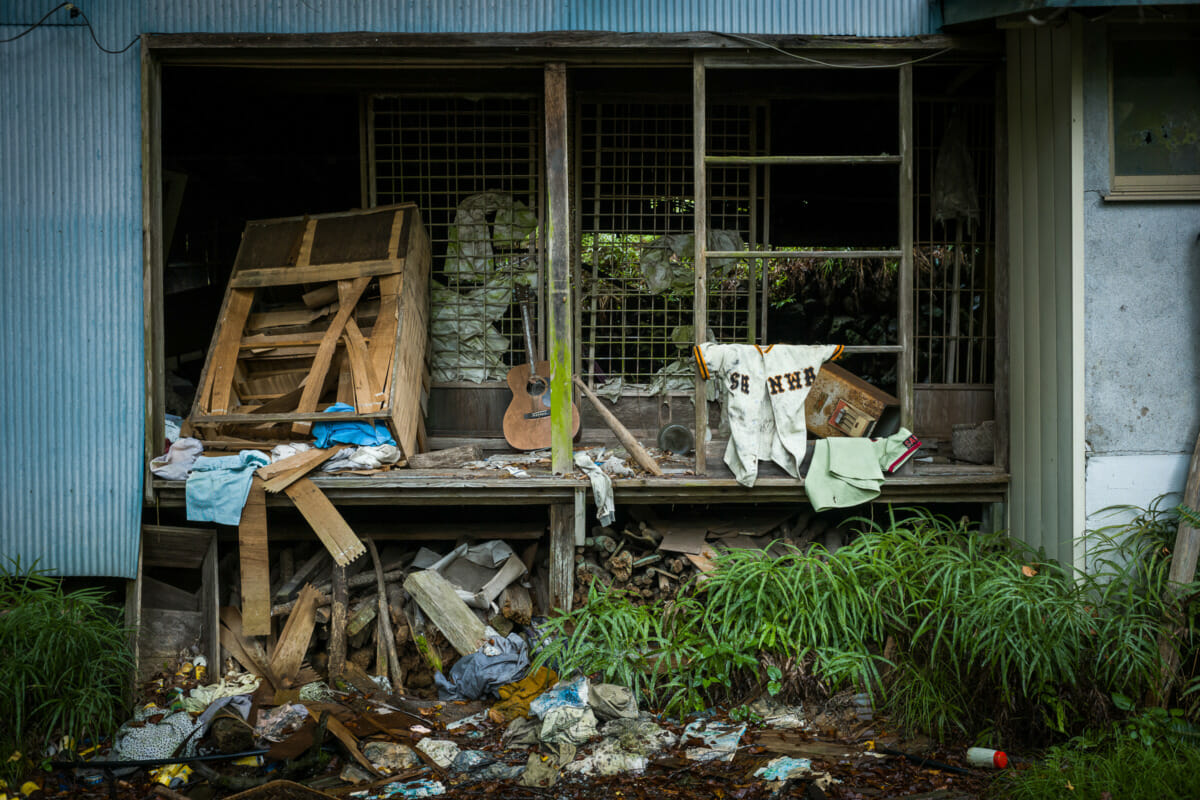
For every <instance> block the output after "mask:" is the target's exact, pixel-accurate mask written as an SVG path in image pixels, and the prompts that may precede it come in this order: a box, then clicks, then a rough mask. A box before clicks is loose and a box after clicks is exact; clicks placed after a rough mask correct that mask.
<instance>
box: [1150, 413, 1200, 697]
mask: <svg viewBox="0 0 1200 800" xmlns="http://www.w3.org/2000/svg"><path fill="white" fill-rule="evenodd" d="M1183 505H1185V506H1187V507H1188V508H1190V509H1193V510H1195V509H1197V508H1200V436H1197V437H1196V446H1195V448H1194V449H1193V450H1192V463H1191V464H1190V465H1189V466H1188V474H1187V483H1186V484H1185V485H1184V488H1183ZM1197 556H1200V530H1197V529H1196V528H1193V527H1192V526H1191V525H1188V524H1187V522H1185V521H1183V520H1180V522H1179V527H1178V528H1177V529H1176V531H1175V549H1174V550H1173V551H1171V571H1170V572H1169V573H1168V579H1169V580H1168V582H1167V591H1166V595H1167V596H1166V597H1164V598H1163V600H1164V601H1165V603H1166V605H1167V607H1168V608H1170V607H1172V606H1174V605H1175V604H1176V603H1177V602H1178V601H1179V587H1180V585H1181V584H1185V583H1191V581H1192V579H1193V578H1195V577H1196V560H1197ZM1185 632H1186V631H1184V630H1183V629H1182V628H1181V627H1180V626H1178V625H1176V624H1173V623H1171V624H1168V625H1165V626H1164V627H1163V628H1162V629H1161V632H1160V633H1159V634H1158V655H1159V657H1160V659H1161V663H1162V680H1161V683H1160V684H1159V687H1158V697H1151V698H1148V700H1147V702H1153V701H1157V702H1158V704H1160V705H1162V707H1163V708H1166V707H1167V705H1168V701H1169V700H1170V697H1171V686H1172V685H1173V684H1174V683H1175V679H1176V677H1177V676H1178V673H1179V645H1178V640H1179V639H1180V638H1182V637H1183V635H1184V633H1185Z"/></svg>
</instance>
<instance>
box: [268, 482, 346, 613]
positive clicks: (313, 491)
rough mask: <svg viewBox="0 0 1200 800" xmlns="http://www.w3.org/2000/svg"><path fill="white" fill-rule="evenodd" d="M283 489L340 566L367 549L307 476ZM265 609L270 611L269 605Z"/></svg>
mask: <svg viewBox="0 0 1200 800" xmlns="http://www.w3.org/2000/svg"><path fill="white" fill-rule="evenodd" d="M285 491H286V492H287V496H288V497H290V498H291V500H292V502H293V503H294V504H295V505H296V508H297V509H299V511H300V513H301V514H302V515H304V518H305V519H306V520H308V524H309V525H311V526H312V529H313V532H315V533H316V534H317V538H319V539H320V540H321V543H322V544H324V545H325V548H326V549H327V550H329V554H330V555H332V556H333V560H334V561H335V562H337V563H338V564H340V565H342V566H343V567H344V566H346V565H347V564H349V563H350V562H351V561H353V560H354V559H356V558H358V557H359V556H361V555H362V554H363V553H365V552H366V551H367V548H366V547H364V546H363V543H362V542H361V541H360V540H359V538H358V536H356V535H355V533H354V531H353V530H352V529H351V528H350V526H349V525H347V524H346V520H345V519H343V518H342V515H341V514H339V513H338V510H337V509H336V508H334V506H333V503H331V502H329V498H327V497H326V496H325V495H324V494H323V493H322V492H321V490H320V489H318V488H317V486H316V484H314V483H313V482H312V481H311V480H309V479H308V478H301V479H300V480H299V481H297V482H296V483H293V484H292V485H291V486H289V487H287V489H286V490H285ZM267 613H268V615H269V614H270V610H269V609H268V612H267Z"/></svg>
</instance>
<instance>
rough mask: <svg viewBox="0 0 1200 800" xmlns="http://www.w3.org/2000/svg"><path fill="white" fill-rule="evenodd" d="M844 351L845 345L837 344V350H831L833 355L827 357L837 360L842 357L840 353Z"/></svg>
mask: <svg viewBox="0 0 1200 800" xmlns="http://www.w3.org/2000/svg"><path fill="white" fill-rule="evenodd" d="M844 352H846V345H844V344H839V345H838V346H837V350H834V351H833V355H832V356H830V357H829V360H830V361H837V360H838V359H839V358H841V357H842V353H844Z"/></svg>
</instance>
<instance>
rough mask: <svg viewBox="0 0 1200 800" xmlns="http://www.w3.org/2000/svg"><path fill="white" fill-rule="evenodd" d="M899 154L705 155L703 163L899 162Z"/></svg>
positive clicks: (795, 164)
mask: <svg viewBox="0 0 1200 800" xmlns="http://www.w3.org/2000/svg"><path fill="white" fill-rule="evenodd" d="M900 160H901V156H888V155H875V156H854V155H844V156H705V157H704V163H705V164H743V165H748V164H778V165H789V164H790V165H793V166H803V165H806V164H816V165H827V164H851V165H853V164H899V163H900Z"/></svg>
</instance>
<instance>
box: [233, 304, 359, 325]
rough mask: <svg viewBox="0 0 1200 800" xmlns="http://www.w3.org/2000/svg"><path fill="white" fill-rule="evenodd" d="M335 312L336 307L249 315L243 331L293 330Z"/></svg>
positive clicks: (329, 306)
mask: <svg viewBox="0 0 1200 800" xmlns="http://www.w3.org/2000/svg"><path fill="white" fill-rule="evenodd" d="M336 311H337V306H336V305H328V306H322V307H321V308H310V309H303V308H297V309H291V310H286V311H262V312H259V313H258V314H251V315H250V318H249V319H247V320H246V326H245V330H247V331H261V330H267V329H270V328H294V327H297V326H300V325H308V324H310V323H313V322H316V321H317V320H319V319H321V317H327V316H329V315H330V314H333V313H334V312H336Z"/></svg>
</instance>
